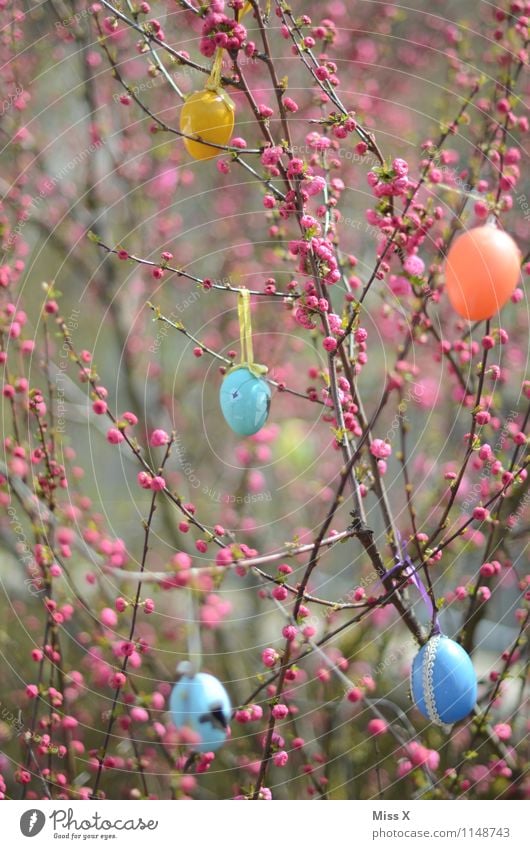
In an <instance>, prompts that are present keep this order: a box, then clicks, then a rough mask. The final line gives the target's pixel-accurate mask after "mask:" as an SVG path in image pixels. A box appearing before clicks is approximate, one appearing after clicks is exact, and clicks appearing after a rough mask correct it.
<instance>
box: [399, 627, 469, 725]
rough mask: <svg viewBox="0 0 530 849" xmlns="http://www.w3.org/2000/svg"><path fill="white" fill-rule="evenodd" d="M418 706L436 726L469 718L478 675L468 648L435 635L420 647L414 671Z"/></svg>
mask: <svg viewBox="0 0 530 849" xmlns="http://www.w3.org/2000/svg"><path fill="white" fill-rule="evenodd" d="M411 690H412V695H413V698H414V701H415V703H416V707H417V708H418V709H419V710H420V711H421V713H422V714H423V715H424V716H425V717H426V718H427V719H430V721H431V722H434V723H435V724H436V725H451V724H452V723H453V722H458V721H459V720H461V719H465V717H466V716H468V715H469V714H470V713H471V711H472V710H473V708H474V706H475V703H476V701H477V678H476V675H475V670H474V668H473V663H472V662H471V658H470V657H469V655H468V653H467V652H466V651H465V649H463V648H462V646H460V645H459V644H458V643H455V641H454V640H450V639H449V637H446V636H445V635H444V634H435V635H434V636H433V637H431V638H430V640H428V641H427V642H426V643H425V645H424V646H422V648H421V649H420V651H419V652H418V654H417V655H416V657H415V658H414V662H413V664H412V671H411Z"/></svg>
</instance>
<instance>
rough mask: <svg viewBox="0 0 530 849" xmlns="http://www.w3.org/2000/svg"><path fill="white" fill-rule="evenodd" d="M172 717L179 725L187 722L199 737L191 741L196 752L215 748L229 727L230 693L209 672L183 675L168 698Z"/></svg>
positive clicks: (178, 726) (225, 735) (220, 742)
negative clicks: (194, 741)
mask: <svg viewBox="0 0 530 849" xmlns="http://www.w3.org/2000/svg"><path fill="white" fill-rule="evenodd" d="M169 710H170V712H171V719H172V721H173V723H174V725H176V727H177V728H183V727H184V726H187V727H188V728H191V729H192V731H194V732H195V733H196V735H197V737H198V740H197V742H196V743H193V744H190V748H191V749H193V751H195V752H215V751H216V750H217V749H218V748H219V747H220V746H222V745H223V743H224V742H225V740H226V738H227V736H228V730H229V722H230V716H231V713H232V707H231V705H230V699H229V698H228V693H227V692H226V690H225V688H224V687H223V685H222V684H221V682H220V681H218V680H217V678H214V676H213V675H208V674H207V673H206V672H199V673H198V674H197V675H192V676H187V675H185V676H183V677H182V678H181V679H180V681H178V683H177V684H175V686H174V687H173V690H172V692H171V696H170V699H169Z"/></svg>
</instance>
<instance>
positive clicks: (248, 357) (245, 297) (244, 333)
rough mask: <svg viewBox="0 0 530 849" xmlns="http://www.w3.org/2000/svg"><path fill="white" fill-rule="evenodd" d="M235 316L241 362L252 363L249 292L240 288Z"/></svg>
mask: <svg viewBox="0 0 530 849" xmlns="http://www.w3.org/2000/svg"><path fill="white" fill-rule="evenodd" d="M237 317H238V319H239V336H240V339H241V364H242V365H243V364H244V365H249V366H251V365H253V362H254V351H253V347H252V320H251V317H250V292H249V291H248V289H244V288H243V289H240V290H239V294H238V296H237Z"/></svg>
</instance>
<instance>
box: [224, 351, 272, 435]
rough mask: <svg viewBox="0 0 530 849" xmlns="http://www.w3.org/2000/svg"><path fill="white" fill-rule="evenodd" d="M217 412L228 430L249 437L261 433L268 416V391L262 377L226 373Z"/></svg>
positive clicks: (243, 372) (245, 370)
mask: <svg viewBox="0 0 530 849" xmlns="http://www.w3.org/2000/svg"><path fill="white" fill-rule="evenodd" d="M219 400H220V403H221V410H222V412H223V416H224V417H225V419H226V421H227V423H228V424H229V425H230V427H231V428H232V430H234V431H235V432H236V433H238V434H239V435H240V436H251V435H252V434H253V433H257V432H258V430H261V428H262V427H263V425H264V424H265V422H266V421H267V418H268V416H269V409H270V405H271V390H270V387H269V384H268V383H267V381H266V380H263V378H262V377H256V375H254V374H252V372H251V371H250V370H249V369H248V368H246V367H243V368H237V369H234V370H233V371H229V372H228V374H227V375H226V377H225V378H224V380H223V382H222V384H221V391H220V396H219Z"/></svg>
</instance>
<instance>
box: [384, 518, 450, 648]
mask: <svg viewBox="0 0 530 849" xmlns="http://www.w3.org/2000/svg"><path fill="white" fill-rule="evenodd" d="M397 543H398V545H399V548H400V550H401V557H400V559H399V560H398V562H397V563H396V565H395V566H393V567H392V569H389V570H388V572H386V574H385V576H384V577H385V578H388V577H390V576H391V575H393V574H394V572H397V571H398V570H402V573H403V575H404V577H406V578H410V580H411V581H412V583H413V584H414V586H415V587H416V589H417V590H418V592H419V594H420V596H421V598H422V601H423V603H424V604H425V607H426V608H427V611H428V613H429V616H430V619H431V635H432V636H434V635H435V634H441V633H442V629H441V627H440V623H439V621H438V611H437V609H436V607H435V604H434V603H433V600H432V599H431V596H430V594H429V592H428V591H427V588H426V587H425V584H424V583H423V581H422V580H421V578H420V576H419V575H418V570H417V569H416V568H415V567H414V564H413V562H412V560H411V559H410V555H409V553H408V551H407V547H406V545H405V543H404V542H403V540H402V539H401V536H400V534H399V533H398V534H397Z"/></svg>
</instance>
